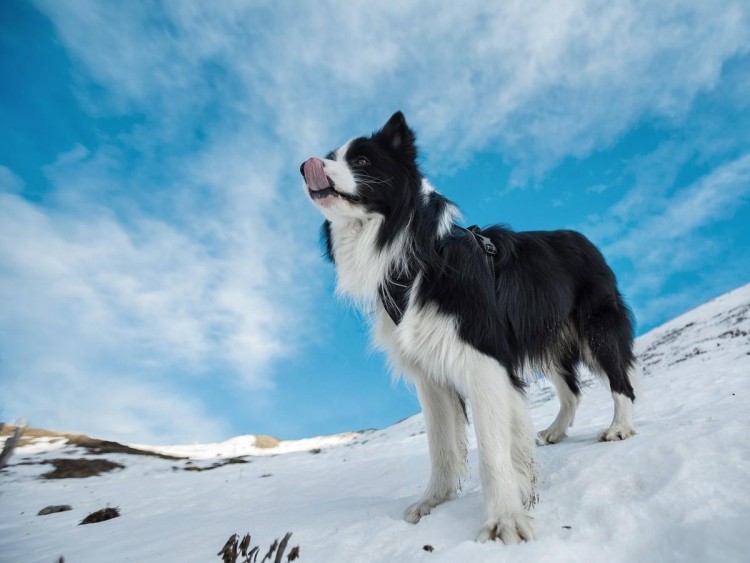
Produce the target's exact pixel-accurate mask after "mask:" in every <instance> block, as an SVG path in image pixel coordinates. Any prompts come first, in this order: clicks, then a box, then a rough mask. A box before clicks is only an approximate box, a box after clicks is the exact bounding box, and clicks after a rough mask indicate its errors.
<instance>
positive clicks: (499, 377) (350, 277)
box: [315, 146, 536, 543]
mask: <svg viewBox="0 0 750 563" xmlns="http://www.w3.org/2000/svg"><path fill="white" fill-rule="evenodd" d="M346 148H347V147H346V146H344V147H342V148H341V149H339V150H338V151H337V152H336V154H335V160H325V161H324V168H325V171H326V174H327V175H328V176H329V177H331V179H332V180H333V181H334V183H335V185H336V189H337V190H340V191H346V192H347V193H356V182H355V179H354V176H353V174H352V172H351V170H349V168H348V166H347V165H346V162H345V161H344V159H343V155H344V154H345V153H346ZM431 189H432V187H431V186H430V185H429V184H427V183H425V184H423V186H422V190H423V192H422V193H423V197H429V193H430V190H431ZM328 200H331V201H330V202H328ZM322 201H325V202H327V203H325V204H323V203H321V202H322ZM315 203H316V204H317V205H318V207H319V208H320V210H321V212H322V213H323V214H324V215H325V217H326V218H328V219H329V221H330V222H331V223H330V228H331V242H332V249H333V254H334V258H335V263H336V272H337V291H338V293H340V294H342V295H346V296H348V297H350V298H352V299H354V300H355V302H357V303H358V304H360V305H361V306H363V307H364V308H365V309H366V310H368V311H375V327H374V329H375V330H374V338H375V341H376V344H377V345H378V346H379V347H381V348H382V349H384V350H386V351H387V352H388V355H389V359H390V361H391V363H392V365H393V366H394V369H395V370H397V371H399V372H402V373H404V374H405V375H406V376H407V377H408V378H409V379H410V380H411V381H413V382H414V384H415V386H416V388H417V392H418V395H419V400H420V403H421V405H422V409H423V411H424V416H425V423H426V427H427V434H428V444H429V451H430V461H431V465H432V471H431V476H430V481H429V483H428V485H427V488H426V490H425V492H424V495H423V496H422V498H421V499H420V500H419V501H418V502H416V503H415V504H413V505H411V506H410V507H409V508H408V509H407V510H406V513H405V518H406V519H407V520H408V521H409V522H414V523H416V522H418V521H419V519H420V518H421V517H422V516H424V515H425V514H428V513H429V512H430V510H431V509H432V508H434V507H435V506H437V505H438V504H440V503H442V502H444V501H446V500H448V499H450V498H452V497H453V496H454V495H455V493H456V489H457V487H458V481H459V478H460V476H461V474H462V472H463V466H464V459H465V452H466V443H465V436H464V427H465V421H464V413H463V410H462V409H461V405H460V401H459V399H458V395H457V393H460V395H461V396H462V397H465V398H466V399H468V401H469V403H470V404H471V406H472V411H473V414H474V426H475V431H476V435H477V443H478V449H479V458H480V475H481V481H482V490H483V493H484V500H485V510H486V517H485V520H484V525H483V526H482V528H481V530H480V533H479V536H478V539H479V540H480V541H486V540H489V539H494V538H500V539H502V540H503V541H504V542H506V543H513V542H518V541H521V540H528V539H532V538H533V536H534V534H533V530H532V527H531V523H530V520H529V517H528V516H527V515H526V512H525V507H528V506H529V505H531V504H533V502H534V501H535V499H536V491H535V486H536V464H535V461H534V436H533V432H532V428H531V421H530V419H529V414H528V410H527V408H526V403H525V401H524V398H523V395H522V394H521V392H519V391H518V390H517V389H516V388H515V387H514V386H513V384H512V383H511V380H510V377H509V375H508V373H507V371H506V370H505V368H503V367H502V366H501V365H500V364H499V363H498V362H497V360H495V359H494V358H491V357H489V356H486V355H485V354H483V353H481V352H479V351H478V350H476V349H475V348H474V347H472V346H471V345H470V344H468V343H466V342H465V341H464V340H463V339H461V338H460V336H459V333H458V326H457V323H456V319H455V318H454V317H452V316H450V315H445V314H443V313H441V312H440V311H439V310H438V309H437V307H436V306H434V305H430V304H428V305H426V306H423V307H420V306H418V305H417V303H416V300H415V296H416V295H417V293H418V291H419V287H420V284H421V283H423V280H422V279H421V276H420V275H417V276H416V278H415V281H414V283H413V286H412V289H411V291H410V294H409V300H408V304H407V307H406V311H404V315H403V318H402V319H401V322H400V323H399V324H398V326H396V325H395V324H394V323H393V321H392V320H391V319H390V317H388V315H387V313H386V312H385V309H384V307H383V305H382V303H380V302H379V299H378V297H379V295H378V292H379V289H380V287H381V286H382V285H384V282H385V281H386V279H387V276H388V275H389V273H390V272H391V271H392V270H393V269H394V267H395V269H396V270H397V271H405V268H406V267H407V262H408V261H407V257H408V256H409V253H410V248H409V245H410V244H411V241H410V240H409V239H408V238H407V237H408V235H407V234H406V233H408V229H405V230H404V231H403V234H402V235H401V236H400V237H398V238H397V239H396V240H395V241H394V242H393V243H392V244H390V245H389V246H388V247H387V248H385V249H384V250H382V251H378V250H376V248H377V245H376V240H377V234H378V231H379V229H380V226H381V224H382V221H383V217H382V216H379V215H369V214H367V213H366V212H365V211H364V210H363V209H362V208H361V207H360V206H357V205H354V204H352V203H350V202H348V201H346V200H344V199H341V198H325V199H324V200H316V201H315ZM457 216H458V210H457V209H456V208H455V207H449V208H448V209H446V211H445V212H444V215H443V217H442V218H441V221H440V225H439V228H438V237H441V236H445V234H447V233H448V232H449V230H450V227H451V225H452V223H453V221H454V219H455V218H456V217H457Z"/></svg>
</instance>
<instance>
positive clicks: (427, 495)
mask: <svg viewBox="0 0 750 563" xmlns="http://www.w3.org/2000/svg"><path fill="white" fill-rule="evenodd" d="M411 377H412V379H413V380H414V383H415V384H416V387H417V394H418V396H419V403H420V404H421V406H422V412H423V413H424V419H425V425H426V427H427V441H428V446H429V451H430V463H431V474H430V481H429V483H428V485H427V489H426V490H425V492H424V494H423V495H422V498H421V499H420V500H419V501H418V502H416V503H414V504H412V505H411V506H409V508H407V509H406V512H405V513H404V518H405V519H406V521H407V522H411V523H412V524H416V523H417V522H419V520H420V519H421V518H422V516H425V515H426V514H429V513H430V511H431V510H432V509H433V508H435V507H436V506H437V505H439V504H441V503H443V502H445V501H447V500H450V499H452V498H453V497H455V495H456V489H457V488H458V481H459V479H460V478H461V476H462V474H463V472H464V469H465V461H466V430H465V429H466V413H465V411H464V406H463V405H462V404H461V398H460V397H459V395H458V393H457V392H456V391H455V390H454V389H451V388H449V387H445V386H442V385H438V384H436V383H434V382H433V381H431V380H430V378H429V376H427V375H425V374H423V373H419V372H417V373H412V374H411Z"/></svg>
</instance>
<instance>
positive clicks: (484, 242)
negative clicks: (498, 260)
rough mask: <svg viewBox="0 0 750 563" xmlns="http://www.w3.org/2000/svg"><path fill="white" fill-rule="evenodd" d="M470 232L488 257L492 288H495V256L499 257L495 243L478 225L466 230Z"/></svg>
mask: <svg viewBox="0 0 750 563" xmlns="http://www.w3.org/2000/svg"><path fill="white" fill-rule="evenodd" d="M466 230H467V231H469V232H470V233H471V234H472V235H474V240H476V241H477V244H478V245H479V248H481V249H482V250H484V253H485V254H486V255H487V265H488V266H489V267H490V274H492V286H493V287H494V286H495V258H494V257H495V256H496V255H497V247H496V246H495V243H494V242H492V240H491V239H490V238H489V237H486V236H484V235H483V234H482V233H481V229H480V228H479V226H478V225H472V226H471V227H469V228H467V229H466Z"/></svg>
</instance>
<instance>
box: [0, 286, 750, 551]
mask: <svg viewBox="0 0 750 563" xmlns="http://www.w3.org/2000/svg"><path fill="white" fill-rule="evenodd" d="M749 334H750V285H747V286H744V287H742V288H739V289H737V290H735V291H733V292H731V293H729V294H726V295H724V296H722V297H720V298H718V299H716V300H714V301H711V302H709V303H707V304H705V305H703V306H701V307H699V308H697V309H695V310H693V311H691V312H689V313H687V314H685V315H682V316H681V317H679V318H677V319H674V320H673V321H671V322H669V323H667V324H666V325H664V326H662V327H660V328H657V329H655V330H653V331H651V332H649V333H648V334H646V335H644V336H642V337H641V338H639V340H638V343H637V346H638V352H639V357H640V358H641V361H642V363H643V366H644V379H643V382H642V397H640V398H639V400H638V401H637V403H636V410H635V423H636V429H637V430H638V434H637V435H636V436H635V437H633V438H632V439H630V440H627V441H624V442H614V443H599V442H597V441H596V436H597V434H598V433H599V432H600V431H601V430H603V429H604V428H606V427H607V425H608V424H609V422H610V419H611V416H612V401H611V398H610V396H609V392H608V391H607V390H606V388H605V387H604V386H603V385H600V384H598V382H594V384H593V385H591V386H589V387H587V389H586V390H585V391H584V395H583V398H582V401H581V408H580V409H579V412H578V415H577V417H576V425H575V426H574V427H573V428H571V429H570V431H569V438H568V439H566V440H564V441H563V442H562V443H560V444H557V445H552V446H545V447H543V448H539V450H538V461H539V464H540V471H541V476H542V480H541V486H540V502H539V504H537V506H536V507H535V508H534V509H533V511H532V515H533V517H534V525H535V528H536V534H537V540H536V541H533V542H529V543H526V544H521V545H514V546H505V545H503V544H501V543H488V544H478V543H476V542H474V541H473V539H474V537H475V535H476V533H477V531H478V529H479V527H480V525H481V515H482V498H481V491H480V487H479V479H478V474H477V459H476V450H475V447H474V446H473V442H472V447H471V448H470V452H469V464H468V474H467V478H466V480H465V482H464V484H463V488H462V491H461V493H460V495H459V498H458V499H456V500H454V501H451V502H448V503H446V504H444V505H442V506H439V507H437V508H436V509H434V510H433V512H432V514H430V515H429V516H427V517H425V518H424V519H423V520H422V521H421V522H420V523H419V524H417V525H416V526H413V525H411V524H407V523H406V522H404V521H403V520H402V518H401V515H402V512H403V510H404V509H405V508H406V506H407V505H408V504H409V503H411V502H413V501H415V500H416V499H417V498H418V496H419V495H420V493H421V491H422V489H423V487H424V486H425V484H426V481H427V476H428V472H429V466H428V458H427V444H426V439H425V436H424V434H423V422H422V417H421V415H417V416H414V417H411V418H409V419H407V420H405V421H402V422H401V423H399V424H396V425H394V426H392V427H390V428H387V429H384V430H378V431H367V432H360V433H350V434H342V435H338V436H326V437H318V438H310V439H306V440H299V441H287V442H281V443H280V444H279V445H278V446H276V447H275V448H258V447H256V446H255V437H254V436H241V437H237V438H233V439H231V440H228V441H227V442H223V443H221V444H204V445H195V446H165V447H158V448H154V450H156V451H161V452H164V453H171V454H179V455H185V456H190V457H191V460H192V464H193V465H196V466H201V467H208V466H210V465H211V464H212V463H214V462H217V461H221V460H222V459H225V458H229V457H236V456H245V455H248V456H251V457H248V458H246V459H248V460H250V463H245V464H230V465H224V466H221V467H217V468H215V469H211V470H208V471H185V470H184V467H185V466H186V461H185V460H179V461H173V460H166V459H159V458H154V457H149V456H133V455H125V454H119V455H115V454H107V455H106V457H107V458H108V459H111V460H112V461H116V462H118V463H121V464H123V465H125V468H124V469H122V470H119V471H113V472H110V473H105V474H102V475H100V476H97V477H89V478H85V479H62V480H44V479H39V478H38V477H39V475H40V474H42V473H44V472H45V471H48V470H49V469H50V467H51V466H49V465H24V464H19V463H22V462H24V461H40V460H45V459H54V458H60V457H72V458H77V457H89V458H95V457H97V456H95V455H91V454H87V453H85V451H83V450H79V449H76V448H72V447H70V446H67V445H65V443H64V442H61V441H60V440H44V439H40V440H37V441H36V442H35V443H34V444H32V445H29V446H25V447H21V448H19V449H18V450H17V451H16V454H15V456H14V457H13V458H12V460H11V465H10V466H9V467H8V468H6V469H5V470H4V471H3V472H2V473H0V506H1V507H2V509H3V516H4V518H3V519H2V523H0V561H2V562H8V563H10V562H14V563H15V562H37V561H39V562H47V563H50V562H52V561H55V560H56V558H57V557H59V556H60V555H64V556H65V560H66V561H69V562H81V561H83V562H88V561H91V562H102V561H107V562H114V561H172V560H174V561H197V562H207V561H219V558H218V557H217V555H216V553H217V552H218V551H219V549H221V547H222V546H223V544H224V542H225V541H226V540H227V538H228V537H229V536H230V535H231V534H232V533H235V532H238V533H240V534H244V533H245V532H248V531H249V532H251V533H252V534H253V539H254V541H255V542H256V543H260V545H261V549H265V548H266V547H267V546H268V544H270V542H271V541H272V540H273V539H274V538H277V537H281V536H283V534H284V533H285V532H287V531H291V532H293V534H294V535H293V536H292V539H291V542H290V545H297V544H299V546H300V550H301V558H300V560H301V561H323V562H335V561H357V562H358V563H363V562H370V561H372V562H376V561H381V562H393V561H399V562H400V561H406V562H408V561H429V562H451V563H455V562H465V561H467V562H468V561H471V562H474V561H478V562H481V561H524V562H529V561H602V560H607V561H610V562H617V561H638V562H649V561H654V562H660V563H661V562H665V561H722V562H731V561H747V560H748V553H750V533H748V532H750V528H749V527H748V524H747V523H748V521H750V484H749V482H748V476H749V475H750V441H748V440H747V439H745V438H746V433H747V428H748V425H749V423H750V409H748V408H747V401H748V394H749V393H750V378H749V377H748V375H750V374H749V372H750V336H748V335H749ZM529 400H530V405H531V412H532V417H533V419H534V423H535V426H536V427H537V429H542V428H545V427H546V426H547V424H548V423H549V422H550V421H551V420H552V419H553V418H554V416H555V414H556V411H557V401H556V400H555V399H554V394H553V392H552V391H551V389H550V388H549V387H548V386H546V384H541V385H534V386H533V387H532V389H531V390H530V392H529ZM314 448H320V449H321V452H320V453H318V454H314V453H311V452H310V450H313V449H314ZM51 504H70V505H72V506H73V510H72V511H68V512H61V513H57V514H51V515H48V516H37V515H36V514H37V512H38V511H39V510H40V509H42V508H44V507H45V506H47V505H51ZM107 505H108V506H117V507H119V508H120V510H121V514H122V515H121V517H119V518H116V519H113V520H109V521H106V522H101V523H97V524H91V525H86V526H78V525H77V524H78V523H79V522H80V521H81V520H82V519H83V518H84V517H85V516H86V515H87V514H88V513H90V512H93V511H95V510H98V509H101V508H104V507H105V506H107ZM425 545H431V546H433V547H434V551H433V552H427V551H424V550H423V546H425ZM285 559H286V558H285Z"/></svg>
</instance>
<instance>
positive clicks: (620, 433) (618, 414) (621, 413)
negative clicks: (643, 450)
mask: <svg viewBox="0 0 750 563" xmlns="http://www.w3.org/2000/svg"><path fill="white" fill-rule="evenodd" d="M638 377H639V368H638V366H637V365H636V364H631V365H630V366H629V367H628V369H627V370H626V372H625V378H626V379H627V382H628V385H627V387H625V386H622V387H621V388H618V387H617V386H613V385H612V381H611V380H610V387H613V390H612V399H613V400H614V402H615V414H614V416H613V417H612V424H610V426H609V428H607V429H606V430H605V431H604V432H602V433H601V434H600V435H599V441H600V442H615V441H617V440H626V439H627V438H630V437H631V436H633V435H634V434H635V428H633V399H635V395H634V394H633V383H634V380H636V379H637V378H638ZM614 388H617V389H618V390H617V391H615V390H614ZM628 389H629V390H630V393H628Z"/></svg>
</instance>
